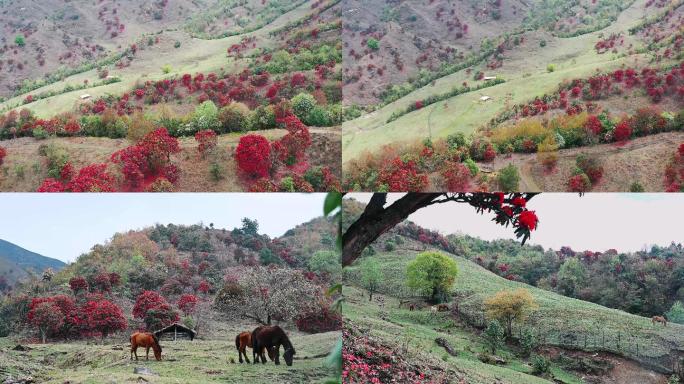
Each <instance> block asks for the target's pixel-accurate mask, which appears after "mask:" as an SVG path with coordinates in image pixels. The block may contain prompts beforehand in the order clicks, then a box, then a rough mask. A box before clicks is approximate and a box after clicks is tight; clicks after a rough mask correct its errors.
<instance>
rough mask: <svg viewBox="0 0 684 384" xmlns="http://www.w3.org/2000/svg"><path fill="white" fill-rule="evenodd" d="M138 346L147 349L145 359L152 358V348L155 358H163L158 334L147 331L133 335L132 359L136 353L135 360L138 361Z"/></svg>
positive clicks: (158, 359)
mask: <svg viewBox="0 0 684 384" xmlns="http://www.w3.org/2000/svg"><path fill="white" fill-rule="evenodd" d="M138 347H143V348H145V349H146V356H145V360H149V359H150V348H152V350H153V351H154V358H155V359H157V361H160V360H161V358H162V348H161V345H159V339H157V336H155V335H153V334H151V333H147V332H136V333H134V334H132V335H131V360H133V355H134V354H135V361H138Z"/></svg>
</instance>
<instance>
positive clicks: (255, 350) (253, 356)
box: [252, 345, 259, 364]
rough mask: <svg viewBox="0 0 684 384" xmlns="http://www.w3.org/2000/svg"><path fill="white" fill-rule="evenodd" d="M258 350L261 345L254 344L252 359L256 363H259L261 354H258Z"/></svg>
mask: <svg viewBox="0 0 684 384" xmlns="http://www.w3.org/2000/svg"><path fill="white" fill-rule="evenodd" d="M258 350H259V347H257V346H256V345H252V360H254V364H259V356H258V355H257V351H258Z"/></svg>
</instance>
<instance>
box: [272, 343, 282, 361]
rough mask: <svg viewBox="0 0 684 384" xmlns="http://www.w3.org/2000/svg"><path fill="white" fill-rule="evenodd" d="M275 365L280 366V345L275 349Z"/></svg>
mask: <svg viewBox="0 0 684 384" xmlns="http://www.w3.org/2000/svg"><path fill="white" fill-rule="evenodd" d="M273 354H274V355H275V356H274V361H275V365H280V344H278V345H276V346H275V348H274V349H273Z"/></svg>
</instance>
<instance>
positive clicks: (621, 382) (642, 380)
mask: <svg viewBox="0 0 684 384" xmlns="http://www.w3.org/2000/svg"><path fill="white" fill-rule="evenodd" d="M540 353H541V354H543V355H545V356H547V357H549V358H551V359H552V360H555V359H558V357H559V356H561V355H562V356H563V357H564V358H566V359H570V360H574V359H577V360H579V359H590V360H592V361H595V362H601V363H609V364H610V365H612V368H611V369H610V370H608V371H607V372H606V373H605V374H603V375H599V374H589V373H585V374H584V375H582V372H578V374H579V375H580V376H581V377H582V379H584V380H585V381H586V382H589V383H601V384H666V383H667V376H666V375H663V374H661V373H658V372H655V371H652V370H650V369H648V368H645V367H643V366H642V365H640V364H639V363H638V362H635V361H632V360H628V359H625V358H622V357H619V356H615V355H613V354H610V353H605V352H596V353H590V352H582V351H571V350H565V349H562V348H558V347H543V348H542V349H541V351H540Z"/></svg>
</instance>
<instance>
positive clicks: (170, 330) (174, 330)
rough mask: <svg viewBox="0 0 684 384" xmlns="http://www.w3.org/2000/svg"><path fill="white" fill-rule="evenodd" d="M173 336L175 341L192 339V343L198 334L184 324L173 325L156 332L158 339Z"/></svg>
mask: <svg viewBox="0 0 684 384" xmlns="http://www.w3.org/2000/svg"><path fill="white" fill-rule="evenodd" d="M169 334H170V335H171V338H172V340H173V341H176V340H177V339H179V338H180V339H190V341H192V340H193V339H194V338H195V335H196V334H197V332H196V331H195V330H194V329H190V328H188V327H186V326H185V325H183V324H178V323H173V324H171V325H169V326H168V327H165V328H162V329H160V330H158V331H156V332H154V335H155V336H157V338H158V339H161V338H162V337H163V336H164V335H169Z"/></svg>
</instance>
